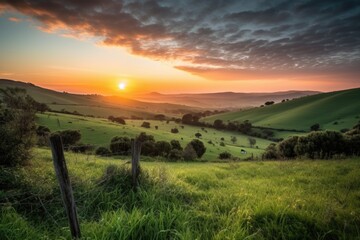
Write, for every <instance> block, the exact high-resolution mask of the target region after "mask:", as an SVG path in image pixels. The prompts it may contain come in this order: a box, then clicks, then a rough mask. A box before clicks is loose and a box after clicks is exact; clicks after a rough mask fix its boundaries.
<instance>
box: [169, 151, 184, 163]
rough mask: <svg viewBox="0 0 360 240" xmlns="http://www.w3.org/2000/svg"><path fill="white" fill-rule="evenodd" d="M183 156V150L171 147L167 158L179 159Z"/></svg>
mask: <svg viewBox="0 0 360 240" xmlns="http://www.w3.org/2000/svg"><path fill="white" fill-rule="evenodd" d="M182 156H183V151H181V150H179V149H171V151H170V153H169V156H168V159H169V160H170V161H177V160H180V159H181V158H182Z"/></svg>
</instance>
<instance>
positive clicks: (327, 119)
mask: <svg viewBox="0 0 360 240" xmlns="http://www.w3.org/2000/svg"><path fill="white" fill-rule="evenodd" d="M216 119H222V120H224V121H228V120H229V121H240V122H242V121H245V120H249V121H250V122H251V123H252V124H253V125H255V126H263V127H271V128H280V129H297V130H306V131H308V130H310V126H311V125H313V124H315V123H319V124H320V127H321V128H322V129H324V130H325V129H330V130H341V129H343V128H351V127H352V126H353V125H355V124H356V123H357V122H358V121H359V120H360V88H357V89H350V90H344V91H338V92H330V93H322V94H317V95H313V96H308V97H302V98H299V99H295V100H292V101H288V102H284V103H279V104H275V105H272V106H266V107H263V108H260V107H258V108H253V109H249V110H245V111H238V112H229V113H224V114H219V115H213V116H210V117H206V118H204V119H203V120H204V121H205V122H211V123H212V122H214V120H216Z"/></svg>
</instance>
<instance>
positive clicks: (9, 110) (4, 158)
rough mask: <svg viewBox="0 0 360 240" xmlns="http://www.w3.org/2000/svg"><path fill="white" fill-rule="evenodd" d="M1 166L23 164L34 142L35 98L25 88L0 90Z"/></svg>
mask: <svg viewBox="0 0 360 240" xmlns="http://www.w3.org/2000/svg"><path fill="white" fill-rule="evenodd" d="M0 98H1V99H2V104H0V156H1V157H0V165H5V166H17V165H24V164H26V162H27V161H28V160H29V159H30V157H31V148H32V147H33V146H34V145H35V141H36V126H35V113H36V111H37V109H36V107H35V105H36V104H35V103H36V102H35V100H34V99H32V98H31V97H30V96H29V95H27V94H26V91H25V90H24V89H19V88H7V89H0Z"/></svg>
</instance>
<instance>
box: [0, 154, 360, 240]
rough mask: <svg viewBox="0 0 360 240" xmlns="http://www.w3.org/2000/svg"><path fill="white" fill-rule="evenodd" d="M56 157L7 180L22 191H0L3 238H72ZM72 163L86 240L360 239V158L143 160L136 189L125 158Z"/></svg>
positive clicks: (70, 157) (42, 157)
mask: <svg viewBox="0 0 360 240" xmlns="http://www.w3.org/2000/svg"><path fill="white" fill-rule="evenodd" d="M50 156H51V153H50V151H49V150H47V149H36V150H35V152H34V158H33V160H32V162H31V164H30V165H29V166H27V167H25V168H21V169H17V170H16V171H15V172H13V174H14V176H15V177H14V179H11V180H8V181H9V182H11V183H12V184H18V185H19V186H21V187H20V189H18V190H11V189H8V190H6V188H5V190H1V191H0V202H1V214H0V239H69V235H70V233H69V228H68V227H67V221H66V216H65V214H64V212H63V208H62V202H61V198H60V192H59V189H58V186H57V182H56V180H55V176H54V170H53V167H52V160H51V157H50ZM66 160H67V163H68V168H69V171H70V176H71V179H72V184H73V188H74V194H75V198H76V202H77V207H78V214H79V218H80V225H81V230H82V235H83V238H84V239H191V240H193V239H205V240H208V239H359V238H360V229H359V226H360V217H359V216H360V181H359V178H358V176H359V175H360V159H349V160H328V161H320V160H318V161H306V160H304V161H274V162H238V163H233V162H229V163H163V162H143V163H141V167H142V169H143V174H142V176H141V185H140V188H139V189H138V191H137V192H132V191H131V190H129V184H128V179H127V178H126V177H125V175H124V173H126V172H124V171H121V168H120V167H121V166H127V165H126V164H125V161H126V160H127V159H122V160H120V159H117V160H115V159H102V158H97V157H94V156H86V155H80V154H74V153H67V154H66ZM109 165H115V166H118V167H119V169H120V170H118V171H115V170H114V169H116V168H115V167H109ZM107 168H108V171H107V174H106V175H104V172H105V169H107ZM109 169H110V170H111V169H113V171H110V170H109ZM1 170H2V174H1V175H0V177H1V180H2V181H1V182H2V184H3V185H4V184H5V185H6V183H4V181H5V180H6V179H7V177H8V176H9V174H5V173H6V171H5V170H4V169H1ZM5 182H6V181H5Z"/></svg>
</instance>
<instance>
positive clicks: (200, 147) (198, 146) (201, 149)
mask: <svg viewBox="0 0 360 240" xmlns="http://www.w3.org/2000/svg"><path fill="white" fill-rule="evenodd" d="M190 144H191V145H192V147H193V148H194V150H195V152H196V155H197V157H198V158H201V157H202V155H204V153H205V152H206V147H205V145H204V143H203V142H202V141H200V140H198V139H194V140H192V141H191V142H190Z"/></svg>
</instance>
